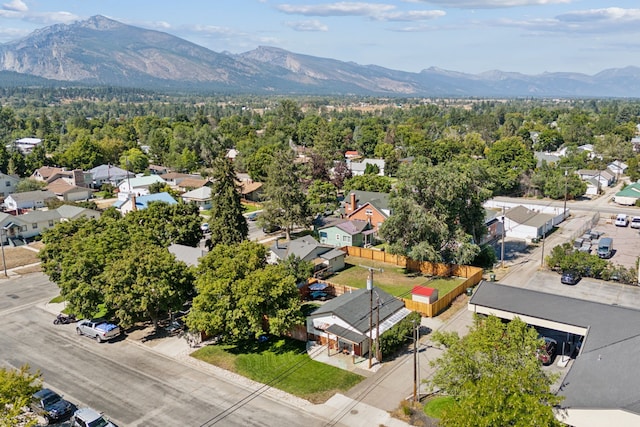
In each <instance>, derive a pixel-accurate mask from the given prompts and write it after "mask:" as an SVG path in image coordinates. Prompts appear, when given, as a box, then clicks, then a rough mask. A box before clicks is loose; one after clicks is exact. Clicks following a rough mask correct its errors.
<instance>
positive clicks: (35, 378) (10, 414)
mask: <svg viewBox="0 0 640 427" xmlns="http://www.w3.org/2000/svg"><path fill="white" fill-rule="evenodd" d="M41 388H42V377H41V375H40V372H35V373H31V372H30V368H29V366H28V365H23V366H22V367H20V369H13V368H5V367H0V426H3V427H14V426H15V427H18V426H21V427H31V426H35V425H36V424H37V422H38V420H37V417H36V414H35V413H24V411H23V408H24V407H26V406H28V404H29V401H30V400H31V396H33V394H34V393H35V392H37V391H38V390H40V389H41Z"/></svg>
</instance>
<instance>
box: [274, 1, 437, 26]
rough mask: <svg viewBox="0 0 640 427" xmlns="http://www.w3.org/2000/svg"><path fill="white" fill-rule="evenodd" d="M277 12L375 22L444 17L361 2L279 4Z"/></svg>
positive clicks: (426, 11) (433, 12)
mask: <svg viewBox="0 0 640 427" xmlns="http://www.w3.org/2000/svg"><path fill="white" fill-rule="evenodd" d="M276 8H277V9H278V10H279V11H281V12H284V13H287V14H290V15H305V16H323V17H328V16H362V17H365V18H369V19H373V20H376V21H424V20H429V19H434V18H438V17H441V16H444V15H445V12H444V11H442V10H409V11H406V12H401V11H398V10H396V9H397V8H396V6H395V5H391V4H382V3H363V2H338V3H324V4H317V5H292V4H281V5H278V6H277V7H276Z"/></svg>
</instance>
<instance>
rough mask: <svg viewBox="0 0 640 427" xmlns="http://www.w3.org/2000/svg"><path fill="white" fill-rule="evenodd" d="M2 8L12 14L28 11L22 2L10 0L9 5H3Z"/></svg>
mask: <svg viewBox="0 0 640 427" xmlns="http://www.w3.org/2000/svg"><path fill="white" fill-rule="evenodd" d="M2 8H3V9H5V10H12V11H14V12H26V11H28V10H29V8H28V7H27V5H26V4H25V3H24V2H23V1H22V0H11V1H10V2H9V3H4V4H3V5H2Z"/></svg>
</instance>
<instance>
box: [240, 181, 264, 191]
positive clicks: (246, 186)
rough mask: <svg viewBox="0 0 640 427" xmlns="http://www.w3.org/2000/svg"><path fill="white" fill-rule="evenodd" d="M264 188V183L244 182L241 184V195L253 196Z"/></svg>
mask: <svg viewBox="0 0 640 427" xmlns="http://www.w3.org/2000/svg"><path fill="white" fill-rule="evenodd" d="M261 187H262V183H261V182H256V181H251V182H247V181H242V182H241V183H240V194H251V193H253V192H254V191H256V190H257V189H259V188H261Z"/></svg>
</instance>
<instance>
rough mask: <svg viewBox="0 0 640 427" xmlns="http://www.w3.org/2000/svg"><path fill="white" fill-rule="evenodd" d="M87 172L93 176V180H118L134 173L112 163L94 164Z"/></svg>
mask: <svg viewBox="0 0 640 427" xmlns="http://www.w3.org/2000/svg"><path fill="white" fill-rule="evenodd" d="M89 173H90V174H91V176H92V177H93V179H94V180H95V181H104V180H110V181H119V180H121V179H124V178H126V177H133V176H134V174H133V173H132V172H129V171H126V170H124V169H121V168H119V167H117V166H113V165H100V166H96V167H95V168H93V169H90V170H89Z"/></svg>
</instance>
